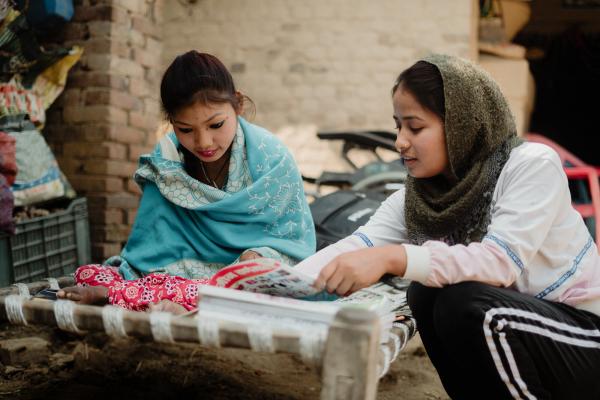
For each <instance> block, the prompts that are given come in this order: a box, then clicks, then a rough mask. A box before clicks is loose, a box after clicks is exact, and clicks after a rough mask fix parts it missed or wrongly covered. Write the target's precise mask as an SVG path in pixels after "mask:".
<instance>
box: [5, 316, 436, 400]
mask: <svg viewBox="0 0 600 400" xmlns="http://www.w3.org/2000/svg"><path fill="white" fill-rule="evenodd" d="M23 337H39V338H42V339H45V340H47V341H48V343H49V352H48V353H47V354H45V353H44V352H38V353H37V354H36V355H35V356H36V357H34V358H38V360H36V361H35V362H33V363H29V364H23V363H21V364H20V363H18V362H7V360H6V358H5V357H4V358H3V360H4V363H0V399H23V400H24V399H59V398H60V399H85V400H96V399H98V400H100V399H102V400H106V399H128V400H136V399H146V400H154V399H156V400H158V399H161V400H164V399H171V398H180V399H183V398H185V399H215V400H221V399H239V400H242V399H243V400H258V399H260V400H270V399H278V400H279V399H281V400H298V399H318V398H319V393H320V379H319V371H318V369H317V368H316V367H314V366H308V365H306V364H305V363H304V362H302V361H301V360H300V359H299V357H297V356H294V355H289V354H277V355H271V354H260V353H255V352H252V351H249V350H242V349H218V350H214V349H209V348H205V347H200V346H195V345H188V344H183V345H163V344H157V343H154V342H149V341H142V340H139V339H128V340H113V339H109V338H108V337H107V336H106V335H104V334H101V333H94V334H87V335H86V336H84V337H79V336H76V335H73V334H69V333H66V332H63V331H60V330H58V329H53V328H48V327H34V326H27V327H21V326H11V325H8V324H5V323H3V324H1V325H0V341H2V340H6V339H12V338H23ZM42 353H44V354H42ZM21 356H23V355H21ZM23 358H27V357H26V356H25V357H23ZM10 364H14V365H10ZM378 399H381V400H388V399H448V397H447V396H446V394H445V392H444V390H443V388H442V386H441V384H440V382H439V379H438V377H437V375H436V373H435V370H434V369H433V366H432V365H431V363H430V361H429V359H428V358H427V355H426V353H425V350H424V348H423V346H422V344H421V342H420V339H419V338H418V337H416V338H414V339H413V340H411V342H410V343H409V345H408V346H407V348H406V349H405V350H404V351H403V352H402V353H401V354H400V355H399V357H398V359H397V360H396V362H395V363H394V364H393V366H392V368H391V371H390V373H388V375H387V376H385V377H384V378H383V379H382V380H381V381H380V382H379V394H378Z"/></svg>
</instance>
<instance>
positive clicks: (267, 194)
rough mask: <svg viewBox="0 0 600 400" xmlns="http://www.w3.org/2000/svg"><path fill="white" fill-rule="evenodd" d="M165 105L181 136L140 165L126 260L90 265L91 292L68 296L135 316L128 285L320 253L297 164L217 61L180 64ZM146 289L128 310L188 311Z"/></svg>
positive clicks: (166, 82) (169, 75) (85, 280)
mask: <svg viewBox="0 0 600 400" xmlns="http://www.w3.org/2000/svg"><path fill="white" fill-rule="evenodd" d="M161 100H162V105H163V109H164V111H165V114H166V116H167V118H168V119H169V122H170V123H171V124H172V125H173V128H174V131H173V132H170V133H168V134H167V135H166V136H165V137H164V138H163V139H162V140H161V141H160V142H159V143H158V144H157V146H156V147H155V149H154V151H153V152H152V153H151V154H147V155H143V156H141V157H140V162H139V168H138V170H137V171H136V174H135V180H136V182H137V183H138V184H139V185H140V187H141V188H142V190H143V195H142V199H141V203H140V207H139V210H138V213H137V217H136V221H135V224H134V226H133V230H132V232H131V234H130V237H129V240H128V242H127V244H126V246H125V248H124V250H123V252H122V253H121V255H120V256H117V257H112V258H111V259H109V260H107V262H106V264H108V265H109V266H110V267H109V268H106V267H99V266H86V267H81V268H86V269H85V271H86V272H85V273H84V274H83V275H82V274H81V273H79V272H81V271H78V273H76V278H77V279H79V282H78V283H80V284H85V285H87V288H81V287H74V288H69V289H67V290H63V291H61V293H60V294H59V296H61V297H65V298H71V299H73V300H77V301H82V302H86V303H89V302H97V301H106V299H108V300H109V301H110V302H111V303H114V304H120V305H123V306H126V307H127V308H131V307H129V306H130V305H131V304H123V301H124V297H123V296H122V295H121V292H124V291H125V290H126V289H127V287H129V286H130V285H131V284H132V282H129V283H128V282H126V281H124V280H123V278H124V279H125V280H135V279H138V278H142V277H148V276H150V275H152V276H154V275H155V274H163V275H164V274H168V275H171V276H177V277H181V278H185V279H192V280H201V279H206V278H208V277H210V276H211V275H213V274H214V273H215V272H216V271H218V270H219V269H220V268H222V267H224V266H226V265H228V264H231V263H233V262H236V261H245V260H249V259H252V258H258V257H268V258H275V259H278V260H280V261H283V262H285V263H287V264H295V263H296V262H297V261H298V260H301V259H303V258H306V257H307V256H309V255H310V254H312V253H313V252H314V250H315V230H314V224H313V221H312V217H311V214H310V210H309V207H308V204H307V202H306V200H305V196H304V190H303V183H302V178H301V176H300V173H299V172H298V170H297V167H296V165H295V163H294V160H293V158H292V156H291V155H290V153H289V152H288V150H287V149H286V148H285V146H284V145H283V144H282V143H281V142H280V141H279V140H278V139H277V138H276V137H275V136H273V135H272V134H270V133H269V132H268V131H266V130H265V129H263V128H261V127H258V126H256V125H253V124H251V123H249V122H247V121H246V120H245V119H244V118H242V117H241V116H240V114H241V112H242V110H243V106H244V103H245V100H248V99H247V98H246V97H245V96H242V95H241V94H240V92H238V91H237V90H236V89H235V86H234V84H233V79H232V77H231V74H230V73H229V71H227V69H226V68H225V66H224V65H223V64H222V63H221V62H220V61H219V60H218V59H217V58H215V57H213V56H211V55H209V54H201V53H198V52H195V51H190V52H188V53H185V54H183V55H181V56H178V57H177V58H176V59H175V60H174V61H173V63H172V64H171V65H170V66H169V68H168V69H167V71H166V72H165V74H164V76H163V79H162V83H161ZM81 268H80V269H81ZM82 271H83V270H82ZM107 271H111V272H110V273H109V274H108V275H107ZM117 272H118V273H117ZM142 281H143V282H145V283H148V282H150V281H152V280H148V279H143V280H142ZM114 282H118V284H117V285H116V286H117V287H116V288H115V283H114ZM182 282H183V283H182ZM196 282H197V281H193V282H191V283H192V284H194V283H196ZM178 284H185V281H181V280H180V281H178ZM138 287H139V283H138ZM144 290H145V293H146V294H145V296H144V298H143V299H142V296H141V295H140V296H133V297H135V298H131V299H129V298H128V299H125V303H129V302H130V301H131V302H133V303H135V307H133V308H135V309H144V307H147V306H148V305H149V304H152V303H155V302H159V301H161V300H175V301H176V302H178V303H180V304H181V301H180V300H181V299H179V298H177V299H175V298H170V297H168V296H165V293H164V291H163V292H160V290H159V288H155V287H151V288H148V289H147V290H146V289H144ZM186 290H187V289H186ZM151 292H152V293H151ZM159 292H160V293H159ZM150 294H152V295H150ZM179 297H181V296H179ZM183 297H185V296H183ZM183 301H184V302H185V301H195V297H194V296H191V297H190V298H189V299H187V300H183ZM140 302H142V303H143V304H142V303H140ZM186 308H189V307H187V306H186Z"/></svg>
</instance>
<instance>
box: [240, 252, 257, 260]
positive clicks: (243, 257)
mask: <svg viewBox="0 0 600 400" xmlns="http://www.w3.org/2000/svg"><path fill="white" fill-rule="evenodd" d="M261 257H262V256H261V255H260V254H258V253H257V252H255V251H252V250H246V251H244V252H243V253H242V255H241V256H240V261H248V260H254V259H255V258H261Z"/></svg>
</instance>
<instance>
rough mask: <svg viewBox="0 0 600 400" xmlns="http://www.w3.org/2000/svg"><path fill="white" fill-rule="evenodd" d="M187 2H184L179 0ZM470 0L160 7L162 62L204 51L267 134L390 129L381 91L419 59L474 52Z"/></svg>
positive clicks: (286, 0)
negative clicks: (308, 128)
mask: <svg viewBox="0 0 600 400" xmlns="http://www.w3.org/2000/svg"><path fill="white" fill-rule="evenodd" d="M186 4H187V5H186ZM473 6H474V1H473V0H450V1H448V0H430V1H420V0H378V1H375V2H374V1H371V0H326V1H323V0H304V1H297V0H256V1H247V0H201V1H190V0H182V1H174V2H172V4H171V3H169V7H167V8H165V10H164V36H163V42H164V45H165V46H164V52H163V65H164V66H166V65H168V63H170V62H171V60H172V59H173V58H174V56H176V55H177V54H179V53H182V52H184V51H187V50H189V49H198V50H201V51H206V52H209V53H213V54H215V55H216V56H218V57H219V58H221V60H222V61H224V63H225V65H227V66H228V67H230V69H231V71H232V73H233V75H234V79H235V80H236V82H237V85H238V86H239V88H240V89H241V90H243V91H244V92H245V93H246V94H248V95H249V96H250V97H251V98H252V99H253V100H254V101H255V103H256V105H257V115H256V119H255V121H256V122H257V123H259V124H262V125H263V126H265V127H267V128H269V129H271V130H273V131H277V130H279V129H280V128H282V127H283V126H287V125H300V124H315V125H317V126H318V128H320V129H342V128H388V129H391V128H393V122H392V118H391V103H390V89H391V87H392V84H393V81H394V79H395V78H396V76H397V75H398V74H399V73H400V72H401V71H402V70H403V69H404V68H405V67H408V66H409V65H410V64H412V63H413V62H414V61H416V59H418V58H419V57H421V56H423V55H425V54H427V53H429V52H431V51H439V52H445V53H450V54H458V55H461V56H464V57H470V58H474V57H476V44H475V38H476V36H475V29H476V26H475V25H474V24H473V23H474V22H476V21H477V19H476V16H475V12H474V7H473Z"/></svg>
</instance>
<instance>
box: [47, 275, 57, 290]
mask: <svg viewBox="0 0 600 400" xmlns="http://www.w3.org/2000/svg"><path fill="white" fill-rule="evenodd" d="M46 280H47V281H48V283H49V284H50V289H54V290H58V289H60V285H59V284H58V280H57V279H56V278H46Z"/></svg>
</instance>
